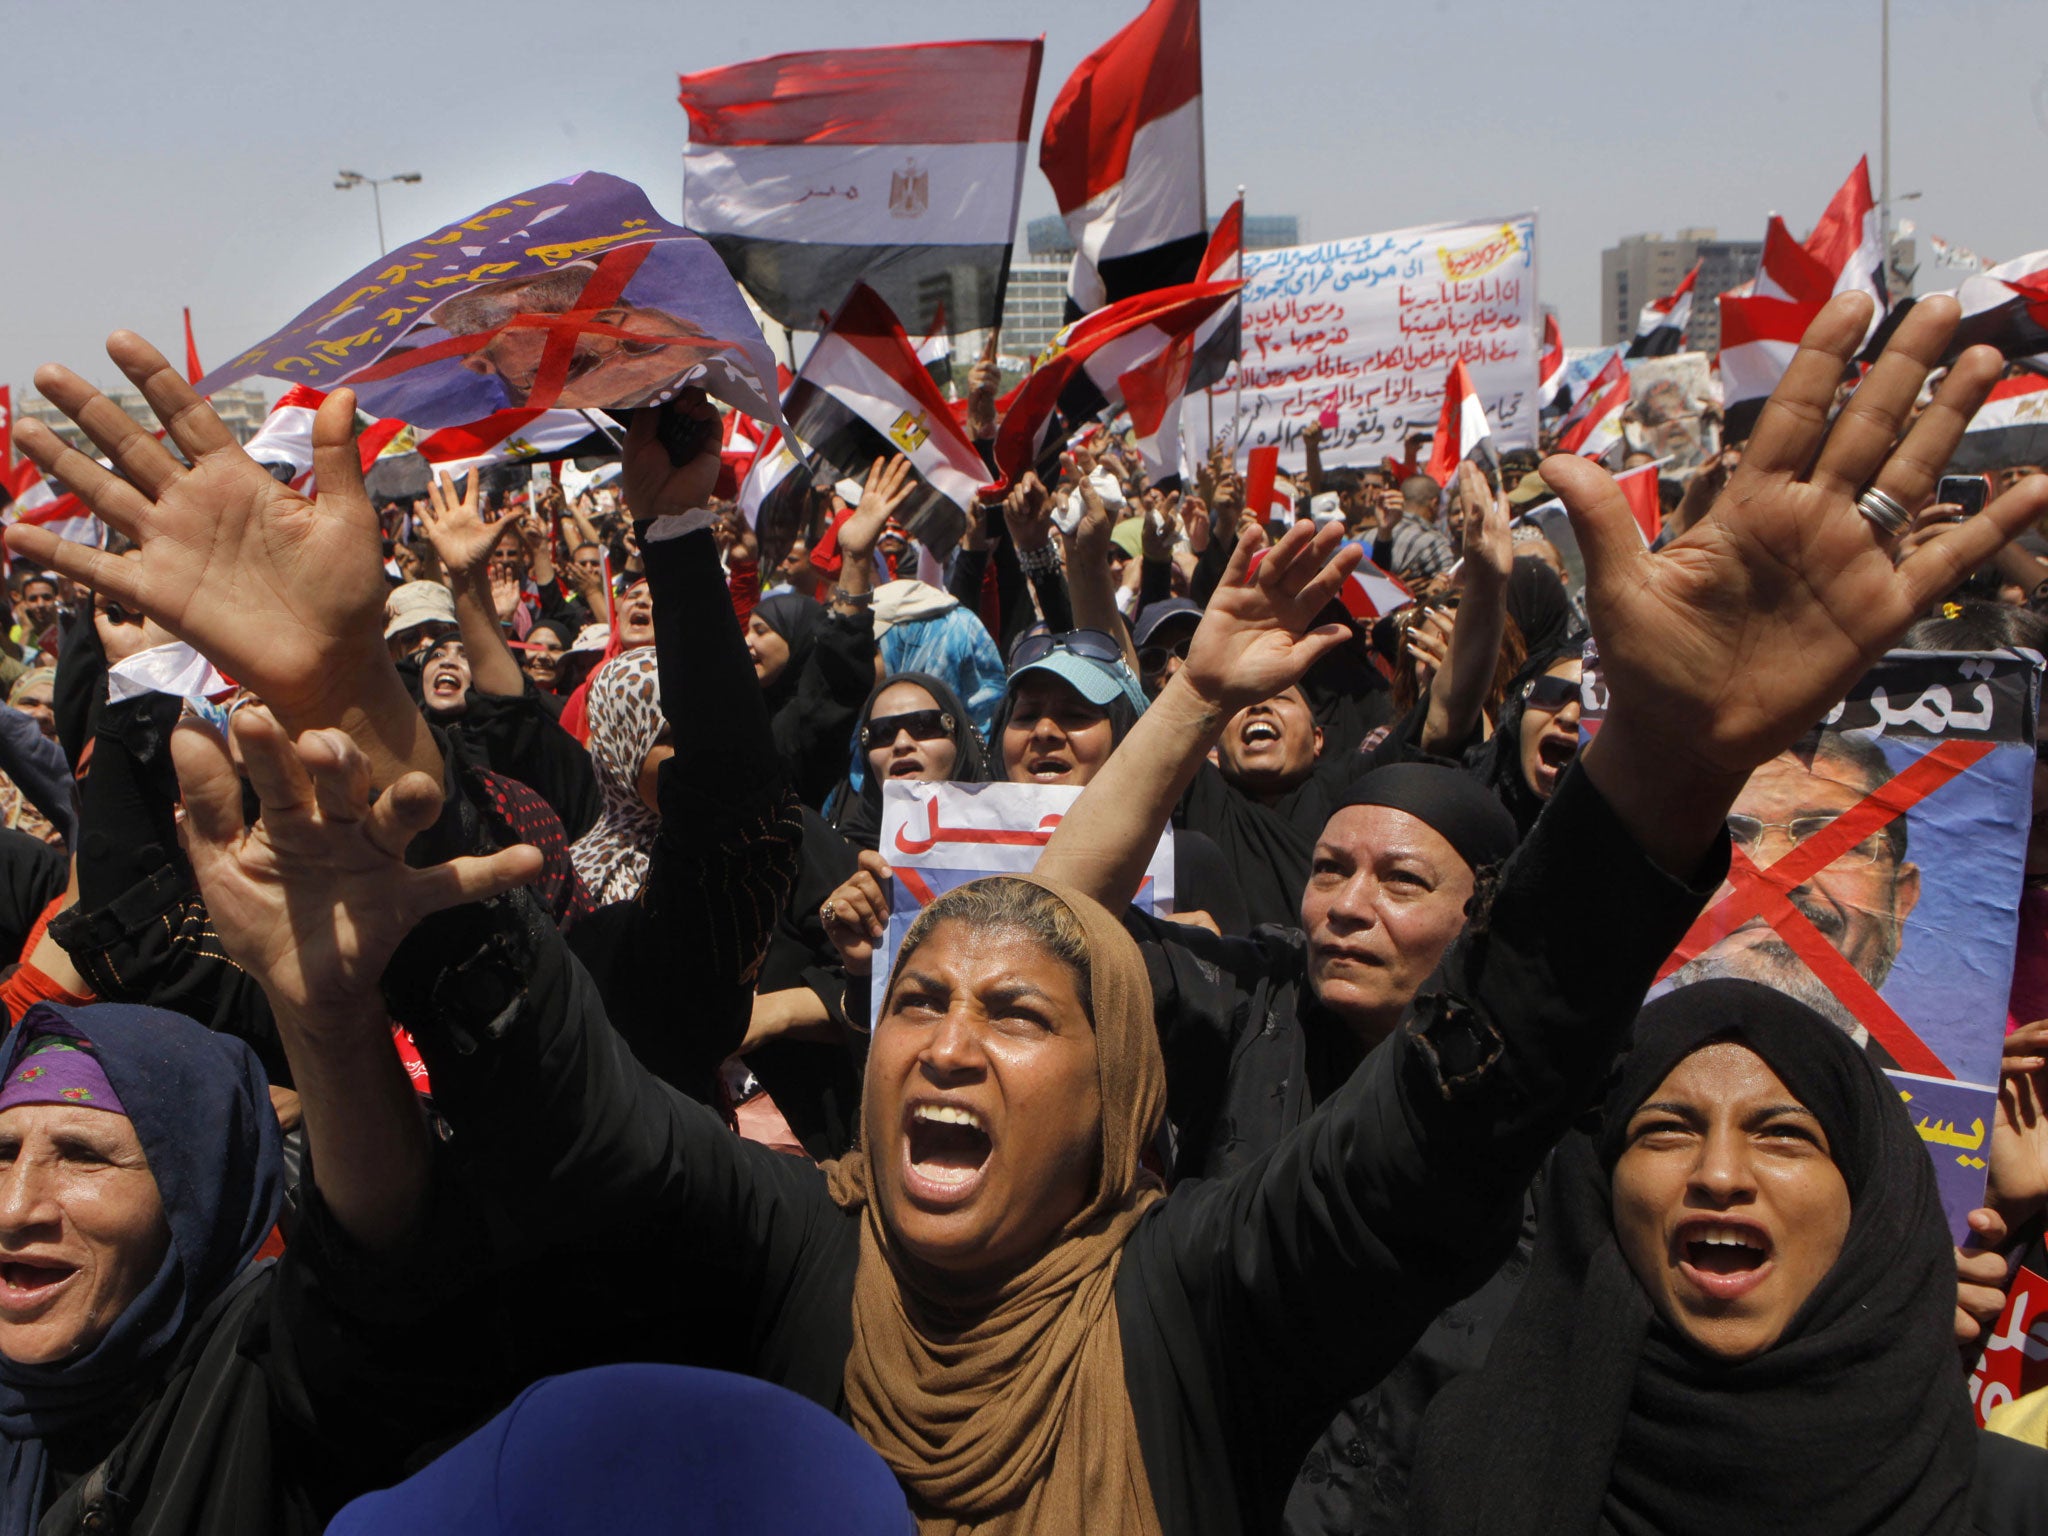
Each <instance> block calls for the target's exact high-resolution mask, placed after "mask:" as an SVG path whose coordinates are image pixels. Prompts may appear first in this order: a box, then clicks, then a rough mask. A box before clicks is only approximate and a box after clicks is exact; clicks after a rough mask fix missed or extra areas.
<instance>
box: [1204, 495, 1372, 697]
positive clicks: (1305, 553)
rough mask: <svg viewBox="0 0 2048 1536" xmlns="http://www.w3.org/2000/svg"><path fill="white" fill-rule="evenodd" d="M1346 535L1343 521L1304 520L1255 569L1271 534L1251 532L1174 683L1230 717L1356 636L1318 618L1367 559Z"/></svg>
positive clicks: (1297, 677)
mask: <svg viewBox="0 0 2048 1536" xmlns="http://www.w3.org/2000/svg"><path fill="white" fill-rule="evenodd" d="M1343 541H1344V529H1343V527H1342V526H1341V525H1340V524H1337V523H1331V524H1330V525H1329V526H1328V527H1325V528H1323V529H1321V530H1312V525H1311V524H1309V523H1306V522H1298V523H1296V524H1295V525H1294V526H1293V527H1292V528H1290V529H1288V530H1287V533H1286V534H1285V536H1283V537H1282V538H1281V540H1280V542H1279V543H1278V544H1275V545H1274V546H1273V547H1272V548H1271V549H1270V550H1268V551H1267V553H1266V558H1265V559H1263V560H1261V561H1260V562H1259V568H1258V570H1256V571H1252V570H1251V560H1252V556H1253V554H1254V553H1255V552H1256V551H1257V550H1259V549H1260V548H1261V547H1263V546H1264V544H1265V542H1266V536H1265V533H1264V531H1263V530H1262V529H1259V528H1257V527H1254V528H1252V529H1251V530H1250V531H1249V532H1247V533H1246V534H1245V535H1244V536H1243V537H1242V538H1240V539H1239V540H1238V541H1237V548H1236V549H1235V550H1233V551H1232V552H1231V556H1230V564H1229V565H1228V566H1227V567H1225V569H1224V573H1223V580H1222V581H1221V582H1220V583H1218V585H1217V588H1216V591H1215V593H1214V595H1213V596H1211V597H1210V599H1209V606H1208V607H1207V609H1205V610H1204V611H1203V614H1202V622H1201V624H1200V625H1199V626H1197V628H1196V630H1195V633H1194V638H1193V639H1191V640H1190V641H1189V642H1188V659H1187V665H1185V666H1184V667H1182V668H1181V669H1180V671H1179V672H1178V673H1176V674H1175V676H1174V679H1173V681H1172V682H1171V683H1169V684H1168V685H1167V686H1168V687H1169V688H1176V687H1177V688H1182V689H1186V690H1188V691H1190V692H1192V693H1193V694H1195V695H1196V696H1197V697H1198V698H1200V699H1201V700H1202V701H1204V703H1206V704H1207V705H1208V706H1210V707H1211V708H1213V709H1218V710H1221V711H1222V712H1223V716H1224V718H1226V719H1227V718H1228V717H1229V716H1231V715H1234V714H1236V713H1237V712H1238V711H1239V710H1240V709H1243V708H1245V707H1247V706H1248V705H1252V704H1256V703H1258V702H1259V701H1260V700H1261V699H1270V698H1271V697H1272V696H1273V695H1274V694H1276V693H1278V692H1279V691H1280V690H1281V689H1283V688H1286V687H1288V686H1290V685H1291V684H1293V683H1296V682H1299V681H1300V680H1301V677H1302V674H1303V673H1305V672H1307V671H1308V669H1309V668H1310V667H1311V666H1313V665H1314V664H1315V662H1316V660H1317V658H1319V657H1321V656H1323V655H1325V654H1326V653H1328V652H1330V651H1332V650H1335V649H1336V648H1337V647H1338V646H1340V645H1342V644H1343V643H1344V642H1345V641H1346V640H1347V639H1349V638H1350V637H1351V629H1350V627H1349V626H1348V625H1344V624H1324V625H1320V626H1316V623H1315V621H1316V616H1317V615H1318V614H1320V613H1321V612H1322V611H1323V608H1324V606H1325V605H1326V604H1327V603H1329V602H1330V600H1331V599H1332V598H1334V597H1336V595H1337V594H1338V593H1339V592H1340V591H1341V590H1343V585H1344V581H1345V578H1347V577H1348V576H1349V575H1350V574H1351V572H1352V571H1354V570H1355V569H1357V567H1358V562H1359V560H1360V559H1361V558H1363V556H1362V553H1361V551H1360V550H1359V549H1358V547H1357V546H1356V545H1355V544H1354V545H1345V544H1344V542H1343ZM1247 573H1249V574H1247ZM1312 626H1314V627H1312Z"/></svg>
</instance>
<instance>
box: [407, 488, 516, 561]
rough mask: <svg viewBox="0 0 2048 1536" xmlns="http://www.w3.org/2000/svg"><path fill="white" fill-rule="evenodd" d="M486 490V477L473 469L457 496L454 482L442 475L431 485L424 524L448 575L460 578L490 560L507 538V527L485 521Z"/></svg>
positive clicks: (424, 507) (421, 519)
mask: <svg viewBox="0 0 2048 1536" xmlns="http://www.w3.org/2000/svg"><path fill="white" fill-rule="evenodd" d="M482 489H483V478H482V477H481V476H480V475H478V474H477V473H476V472H475V471H473V470H472V471H471V472H470V476H469V481H468V484H467V485H466V486H465V487H464V489H463V491H462V493H461V494H460V495H457V494H456V491H455V482H454V481H453V480H451V479H450V478H449V477H448V476H447V475H439V476H436V477H435V478H434V479H432V480H429V481H428V482H427V500H426V505H424V506H423V507H421V508H420V522H421V524H422V525H423V526H424V527H425V528H426V530H427V539H428V542H430V543H431V544H432V545H433V546H434V553H435V554H437V555H439V556H440V557H441V564H442V565H444V566H446V567H447V569H448V574H449V575H450V576H453V577H456V578H458V579H459V578H461V577H464V576H467V575H468V574H469V573H470V572H471V571H473V570H475V569H476V568H477V567H478V566H479V565H481V564H483V562H484V561H486V560H488V559H490V557H491V551H492V550H494V549H496V548H497V547H498V540H499V539H500V538H502V537H504V533H505V529H504V525H503V524H501V523H487V522H485V521H484V515H483V511H482V508H481V506H480V502H481V500H482Z"/></svg>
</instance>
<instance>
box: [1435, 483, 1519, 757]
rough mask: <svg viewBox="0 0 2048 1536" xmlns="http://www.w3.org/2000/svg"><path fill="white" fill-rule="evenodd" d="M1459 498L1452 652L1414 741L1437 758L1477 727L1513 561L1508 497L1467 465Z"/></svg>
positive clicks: (1496, 658) (1496, 654)
mask: <svg viewBox="0 0 2048 1536" xmlns="http://www.w3.org/2000/svg"><path fill="white" fill-rule="evenodd" d="M1458 495H1459V505H1460V512H1459V515H1460V516H1461V517H1462V518H1463V519H1464V523H1465V564H1464V584H1463V590H1462V596H1461V598H1460V600H1459V603H1458V620H1457V623H1456V624H1455V625H1454V626H1453V627H1452V629H1451V644H1450V654H1449V655H1447V656H1446V657H1445V658H1444V664H1443V665H1442V666H1441V667H1439V668H1438V669H1437V674H1436V676H1435V678H1434V679H1432V680H1431V682H1430V685H1429V713H1428V716H1427V718H1426V719H1425V720H1424V721H1423V725H1422V741H1421V743H1420V744H1421V747H1422V750H1423V751H1425V752H1434V753H1437V754H1439V755H1443V756H1448V755H1451V754H1454V753H1456V752H1459V751H1461V750H1463V748H1464V746H1465V744H1466V743H1467V742H1469V741H1470V740H1471V739H1472V733H1473V732H1474V731H1476V730H1477V729H1478V728H1479V716H1480V714H1481V712H1482V711H1483V710H1484V709H1485V708H1486V696H1487V694H1488V693H1489V692H1490V691H1491V690H1492V688H1493V675H1494V672H1495V671H1496V670H1497V669H1498V668H1499V666H1500V641H1501V636H1502V635H1503V634H1505V633H1506V632H1507V627H1508V573H1509V572H1510V571H1511V570H1512V569H1513V568H1514V563H1515V538H1514V535H1513V533H1511V532H1510V531H1509V530H1508V505H1507V499H1506V498H1505V497H1503V496H1500V495H1498V494H1497V493H1496V492H1495V491H1494V489H1493V487H1491V486H1490V485H1488V484H1487V483H1486V476H1485V475H1483V474H1481V473H1480V471H1479V466H1478V465H1476V464H1474V463H1472V462H1471V461H1470V460H1469V459H1468V460H1467V461H1466V462H1464V463H1463V464H1460V465H1459V466H1458Z"/></svg>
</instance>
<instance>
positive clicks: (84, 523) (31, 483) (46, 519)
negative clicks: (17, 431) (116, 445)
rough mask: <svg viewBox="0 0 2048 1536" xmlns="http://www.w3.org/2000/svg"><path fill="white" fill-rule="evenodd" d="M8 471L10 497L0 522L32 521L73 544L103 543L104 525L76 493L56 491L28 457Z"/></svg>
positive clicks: (95, 545) (104, 542)
mask: <svg viewBox="0 0 2048 1536" xmlns="http://www.w3.org/2000/svg"><path fill="white" fill-rule="evenodd" d="M11 474H12V478H11V480H10V482H9V484H8V490H9V492H10V493H11V495H12V498H13V500H12V502H11V504H10V505H9V506H8V507H7V510H6V512H5V514H4V515H0V526H4V525H5V524H7V523H34V524H36V525H37V526H38V527H42V528H47V529H49V530H50V532H52V533H54V534H56V535H57V536H58V537H59V538H62V539H68V540H70V541H71V542H72V543H73V544H88V545H91V546H92V547H93V548H94V549H100V548H104V547H105V545H106V539H107V530H106V525H105V524H103V523H102V522H101V521H100V520H99V519H98V518H97V517H94V516H93V515H92V513H91V511H89V510H88V509H87V507H86V505H85V503H84V502H82V501H80V500H79V499H78V497H77V496H75V495H73V494H72V493H71V492H69V491H60V490H59V489H58V488H57V487H56V486H55V485H53V484H51V483H50V481H48V480H46V479H45V478H44V477H43V472H42V471H41V470H40V469H38V468H36V466H35V464H34V463H33V462H32V461H30V460H28V459H23V460H22V461H21V463H20V464H19V465H17V466H15V468H14V469H13V471H12V472H11Z"/></svg>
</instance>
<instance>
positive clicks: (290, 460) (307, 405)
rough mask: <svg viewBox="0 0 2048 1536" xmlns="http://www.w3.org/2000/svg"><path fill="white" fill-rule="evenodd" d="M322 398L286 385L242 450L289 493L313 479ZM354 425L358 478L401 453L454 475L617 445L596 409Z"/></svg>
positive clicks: (601, 450)
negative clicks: (423, 427) (431, 425)
mask: <svg viewBox="0 0 2048 1536" xmlns="http://www.w3.org/2000/svg"><path fill="white" fill-rule="evenodd" d="M326 398H327V396H326V395H325V394H323V393H322V392H321V391H319V390H317V389H309V388H307V387H306V386H305V385H303V384H295V385H293V386H292V387H291V388H290V389H288V390H286V391H285V392H284V394H282V395H281V396H279V397H278V401H277V404H275V405H273V406H272V407H271V408H270V414H269V415H267V416H265V417H264V418H263V425H262V426H261V427H259V428H258V429H257V432H256V435H255V436H254V437H252V438H250V439H249V441H248V442H247V443H245V444H244V445H243V449H242V451H243V452H245V453H246V454H248V455H249V457H250V458H252V459H254V460H255V461H256V462H257V463H258V464H261V465H263V466H264V467H265V468H267V469H269V470H270V472H271V473H272V474H273V475H276V476H277V478H278V479H280V480H283V481H284V482H285V483H286V484H288V485H290V486H291V487H292V488H293V489H294V490H298V491H305V490H307V489H308V488H309V487H311V485H312V480H313V418H314V416H315V415H316V414H318V412H319V410H320V403H321V402H322V401H323V400H325V399H326ZM357 420H358V422H359V423H362V425H361V427H360V430H359V432H358V433H357V436H356V448H357V451H358V453H359V454H360V455H361V463H362V466H363V472H364V473H365V474H368V473H369V471H370V466H371V465H373V464H375V463H377V462H378V461H379V460H380V459H395V458H399V457H402V456H403V455H405V454H408V453H417V454H418V455H419V456H420V457H421V458H422V459H424V460H426V462H427V464H428V465H429V466H431V467H432V468H433V469H436V470H443V471H446V472H447V473H448V474H450V475H454V476H458V477H459V476H461V475H464V474H467V473H469V472H470V471H471V470H476V469H484V468H488V467H490V466H491V465H494V464H514V463H520V462H527V461H533V460H540V459H562V458H575V457H577V456H579V455H582V454H598V453H611V452H615V451H616V450H617V448H618V439H617V436H616V435H615V434H616V432H617V428H616V426H615V425H614V424H613V423H612V421H611V418H609V417H607V416H605V415H603V414H602V413H601V412H597V411H564V410H553V411H535V410H519V411H498V412H496V413H495V414H493V415H490V416H486V417H485V418H484V419H483V420H481V421H473V422H470V423H468V424H467V425H466V426H460V427H443V428H442V429H441V430H440V431H438V432H429V433H426V434H425V435H421V434H420V433H418V432H417V431H415V430H414V429H413V428H411V427H409V426H407V425H406V424H405V423H404V422H402V421H400V420H398V419H397V418H396V417H391V416H386V417H383V418H381V419H378V418H371V417H366V416H362V415H361V414H360V413H359V414H358V416H357ZM607 429H610V430H607Z"/></svg>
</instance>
